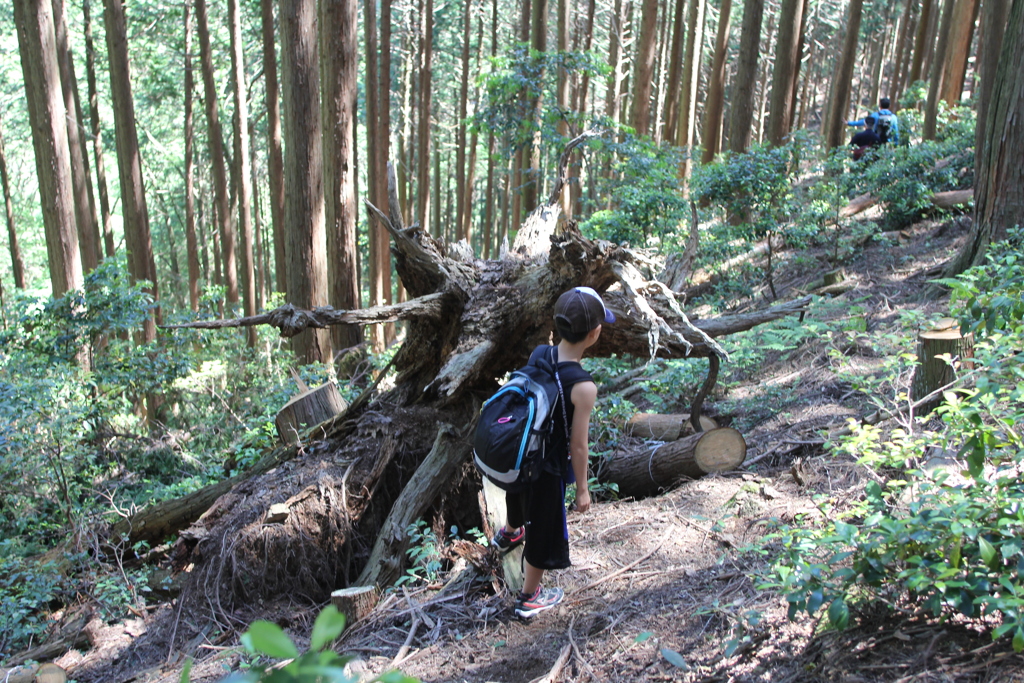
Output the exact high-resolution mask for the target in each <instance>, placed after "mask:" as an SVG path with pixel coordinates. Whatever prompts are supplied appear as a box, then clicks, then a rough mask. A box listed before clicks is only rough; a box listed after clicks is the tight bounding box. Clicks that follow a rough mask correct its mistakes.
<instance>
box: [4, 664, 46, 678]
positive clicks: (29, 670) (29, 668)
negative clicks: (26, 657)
mask: <svg viewBox="0 0 1024 683" xmlns="http://www.w3.org/2000/svg"><path fill="white" fill-rule="evenodd" d="M38 671H39V665H38V664H26V665H24V666H16V667H13V668H11V669H0V681H6V682H7V683H34V682H35V680H36V672H38Z"/></svg>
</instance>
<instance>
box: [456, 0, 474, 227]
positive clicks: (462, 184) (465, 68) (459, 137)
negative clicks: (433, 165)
mask: <svg viewBox="0 0 1024 683" xmlns="http://www.w3.org/2000/svg"><path fill="white" fill-rule="evenodd" d="M472 8H473V0H462V78H461V79H460V83H459V120H458V122H457V124H456V125H457V127H456V131H455V193H456V204H457V206H456V208H455V211H456V218H455V224H456V226H457V228H456V236H457V237H458V238H459V239H464V240H466V241H467V242H470V238H471V235H470V230H469V226H470V222H469V221H468V220H467V216H466V215H465V214H464V206H463V205H464V204H465V202H464V201H463V197H464V196H465V194H466V192H467V188H466V112H467V111H468V108H469V105H468V102H469V81H470V75H469V35H470V30H469V29H470V21H471V19H470V12H471V10H472Z"/></svg>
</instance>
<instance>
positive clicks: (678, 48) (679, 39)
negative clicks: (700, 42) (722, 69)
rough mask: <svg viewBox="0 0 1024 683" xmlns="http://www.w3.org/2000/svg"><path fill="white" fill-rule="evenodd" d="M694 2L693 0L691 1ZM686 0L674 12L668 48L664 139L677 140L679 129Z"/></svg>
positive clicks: (663, 118) (681, 0) (682, 0)
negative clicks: (670, 41)
mask: <svg viewBox="0 0 1024 683" xmlns="http://www.w3.org/2000/svg"><path fill="white" fill-rule="evenodd" d="M690 4H691V5H692V4H693V3H692V2H691V3H690ZM685 11H686V0H677V2H676V5H675V11H674V12H673V13H672V43H671V45H670V47H669V50H668V65H667V66H668V85H667V87H666V91H667V92H666V93H665V111H664V114H663V115H662V120H663V121H664V126H665V129H664V139H666V140H675V139H676V136H677V133H678V129H679V105H680V103H681V102H680V100H681V98H680V96H679V91H680V90H682V81H683V50H684V48H685V43H686V24H685V22H684V21H683V17H684V15H685Z"/></svg>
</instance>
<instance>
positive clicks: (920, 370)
mask: <svg viewBox="0 0 1024 683" xmlns="http://www.w3.org/2000/svg"><path fill="white" fill-rule="evenodd" d="M945 354H948V355H949V357H950V359H951V360H952V363H949V362H947V361H946V360H945V359H943V358H939V356H943V355H945ZM970 358H974V335H973V334H970V333H968V334H967V335H966V336H965V335H963V334H961V333H960V325H959V324H958V323H957V321H956V320H954V319H952V318H943V319H942V320H940V321H939V322H938V323H937V324H936V325H935V327H933V328H932V329H930V330H925V331H924V332H921V333H920V334H919V335H918V337H917V359H918V362H919V363H920V365H918V366H917V368H915V370H914V379H913V383H912V385H911V393H910V395H911V398H913V399H915V400H916V399H920V398H922V397H924V396H927V395H928V394H930V393H932V392H933V391H935V390H936V389H938V388H939V387H941V386H943V385H946V384H949V383H950V382H951V381H953V379H954V378H955V377H956V376H957V374H958V373H959V372H960V370H961V368H965V367H966V368H971V367H973V363H971V362H970V361H969V360H968V359H970ZM942 400H943V399H942V397H941V396H937V397H935V398H934V399H932V400H930V401H928V402H926V403H925V404H923V405H921V406H920V407H919V408H918V413H919V414H921V415H924V414H927V413H929V412H931V411H932V410H934V409H935V407H936V406H938V405H939V404H940V403H941V402H942Z"/></svg>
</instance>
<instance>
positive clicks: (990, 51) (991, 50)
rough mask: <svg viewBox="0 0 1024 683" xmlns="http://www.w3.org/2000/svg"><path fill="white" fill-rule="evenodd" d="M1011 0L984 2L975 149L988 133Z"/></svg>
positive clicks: (977, 148)
mask: <svg viewBox="0 0 1024 683" xmlns="http://www.w3.org/2000/svg"><path fill="white" fill-rule="evenodd" d="M1012 1H1013V0H985V2H984V3H982V6H981V35H982V36H983V37H984V38H985V40H984V41H982V44H981V50H980V51H979V52H980V54H979V69H980V72H981V78H980V79H979V82H978V97H977V102H978V124H977V126H976V130H975V142H974V149H976V150H980V149H981V148H982V146H983V145H984V141H985V139H986V136H987V130H986V129H987V127H988V107H989V101H990V100H991V99H992V88H993V87H994V86H995V82H996V73H997V72H998V70H999V55H1000V53H1001V52H1002V47H1003V36H1004V35H1005V31H1006V20H1007V17H1009V15H1010V4H1011V3H1012Z"/></svg>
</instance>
